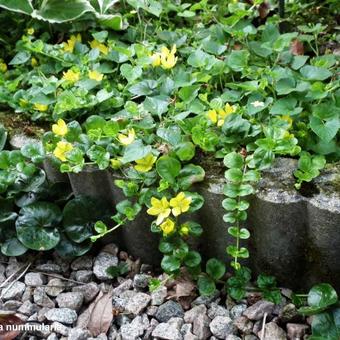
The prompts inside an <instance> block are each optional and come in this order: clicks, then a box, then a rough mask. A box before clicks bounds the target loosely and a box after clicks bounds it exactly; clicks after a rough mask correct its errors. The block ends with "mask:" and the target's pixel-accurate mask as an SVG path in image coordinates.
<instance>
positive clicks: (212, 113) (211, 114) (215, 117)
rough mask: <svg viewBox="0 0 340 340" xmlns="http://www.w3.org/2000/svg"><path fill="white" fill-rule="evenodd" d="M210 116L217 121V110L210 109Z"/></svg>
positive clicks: (213, 120) (214, 121)
mask: <svg viewBox="0 0 340 340" xmlns="http://www.w3.org/2000/svg"><path fill="white" fill-rule="evenodd" d="M208 118H209V119H210V120H211V121H212V122H213V123H214V124H216V123H217V112H216V110H209V111H208Z"/></svg>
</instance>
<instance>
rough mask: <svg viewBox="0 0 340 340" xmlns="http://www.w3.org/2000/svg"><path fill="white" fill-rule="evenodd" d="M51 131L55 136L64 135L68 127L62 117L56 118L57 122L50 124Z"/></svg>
mask: <svg viewBox="0 0 340 340" xmlns="http://www.w3.org/2000/svg"><path fill="white" fill-rule="evenodd" d="M52 131H53V133H54V134H55V135H57V136H62V137H63V136H65V135H66V134H67V131H68V128H67V125H66V123H65V122H64V121H63V120H62V119H58V121H57V124H53V125H52Z"/></svg>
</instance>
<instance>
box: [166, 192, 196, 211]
mask: <svg viewBox="0 0 340 340" xmlns="http://www.w3.org/2000/svg"><path fill="white" fill-rule="evenodd" d="M190 203H191V197H186V196H185V194H184V192H180V193H179V194H178V195H177V196H176V197H174V198H172V199H171V200H170V206H171V208H172V210H171V211H172V213H173V215H174V216H178V215H180V214H182V213H184V212H186V211H188V210H189V208H190Z"/></svg>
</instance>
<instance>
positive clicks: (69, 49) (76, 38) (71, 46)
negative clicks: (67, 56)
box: [64, 33, 81, 53]
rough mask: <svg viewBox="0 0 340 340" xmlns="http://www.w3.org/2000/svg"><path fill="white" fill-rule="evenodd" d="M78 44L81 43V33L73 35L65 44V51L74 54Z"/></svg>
mask: <svg viewBox="0 0 340 340" xmlns="http://www.w3.org/2000/svg"><path fill="white" fill-rule="evenodd" d="M77 42H81V35H80V34H79V33H78V34H77V35H71V37H70V39H69V40H67V42H64V51H65V52H69V53H72V52H73V50H74V46H75V45H76V43H77Z"/></svg>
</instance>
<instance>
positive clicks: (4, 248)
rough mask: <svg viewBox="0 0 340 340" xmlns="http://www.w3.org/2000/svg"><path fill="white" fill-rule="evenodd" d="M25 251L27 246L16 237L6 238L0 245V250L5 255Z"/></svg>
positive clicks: (20, 253)
mask: <svg viewBox="0 0 340 340" xmlns="http://www.w3.org/2000/svg"><path fill="white" fill-rule="evenodd" d="M26 251H27V248H26V247H25V246H24V245H23V244H22V243H21V242H20V241H19V240H18V239H17V238H11V239H9V240H6V241H5V242H4V243H3V244H2V245H1V252H2V253H3V254H4V255H6V256H20V255H23V254H25V253H26Z"/></svg>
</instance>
